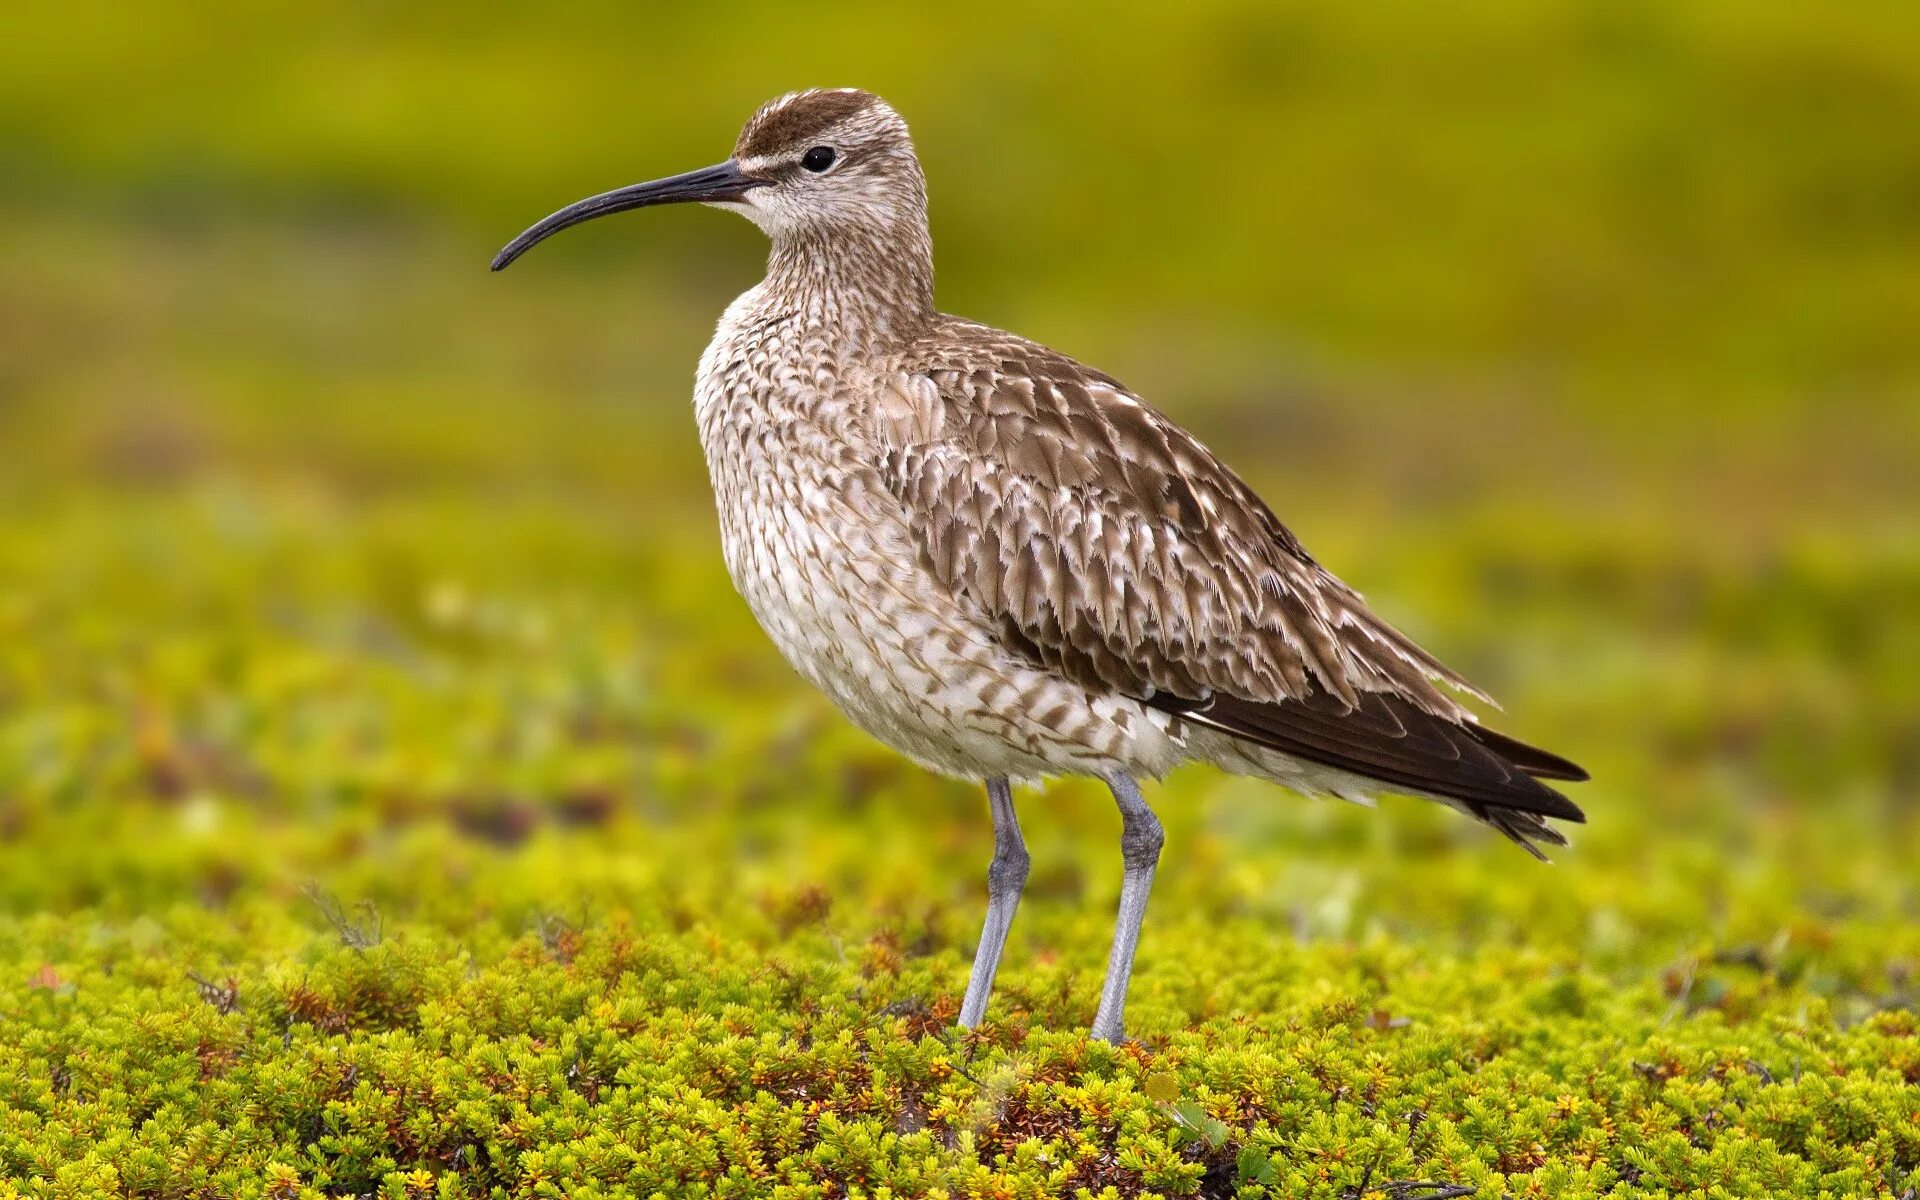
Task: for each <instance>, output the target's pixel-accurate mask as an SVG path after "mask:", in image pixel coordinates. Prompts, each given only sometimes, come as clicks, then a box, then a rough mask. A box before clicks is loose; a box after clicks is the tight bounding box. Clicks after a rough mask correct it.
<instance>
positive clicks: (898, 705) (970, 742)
mask: <svg viewBox="0 0 1920 1200" xmlns="http://www.w3.org/2000/svg"><path fill="white" fill-rule="evenodd" d="M714 466H715V484H716V491H717V493H718V494H719V495H720V497H721V499H720V510H721V527H722V539H723V544H724V548H725V552H726V560H727V569H728V571H729V573H730V574H731V575H732V577H733V581H734V584H735V586H736V587H737V588H738V589H739V591H740V594H741V595H742V596H743V597H745V599H746V601H747V604H748V606H749V607H750V608H751V609H752V610H753V613H754V615H755V616H756V617H757V618H758V619H759V621H760V624H761V626H762V627H763V628H764V629H765V630H766V631H767V634H768V636H769V637H771V638H772V639H773V642H774V644H775V645H776V646H778V647H779V649H780V652H781V653H782V654H783V655H784V656H785V657H786V659H787V661H788V662H790V663H791V664H793V666H794V668H795V669H796V670H798V671H799V672H800V674H802V675H803V676H805V677H806V678H807V679H808V680H809V681H810V682H812V683H813V684H814V686H815V687H817V688H819V689H820V690H821V691H822V692H824V693H826V695H827V696H828V698H830V699H831V700H832V701H833V702H834V703H835V704H836V705H837V706H838V707H839V708H840V709H841V710H842V711H843V712H845V713H846V715H847V716H848V717H849V718H850V719H852V720H853V722H854V723H855V724H857V725H859V726H860V727H861V728H863V729H865V730H866V731H867V732H869V733H871V734H872V735H874V736H875V737H877V738H879V739H880V740H881V741H883V742H886V743H887V744H888V745H890V746H892V747H894V748H895V749H897V750H899V751H901V752H902V753H904V754H906V755H907V756H908V757H910V758H913V759H915V760H916V761H918V762H920V763H921V764H923V765H925V766H927V767H929V768H931V769H933V770H936V771H940V772H942V773H945V774H949V775H954V776H959V777H963V778H975V779H977V778H982V777H986V776H998V775H1006V776H1010V777H1013V778H1017V779H1034V778H1039V777H1042V776H1047V775H1054V774H1062V773H1076V772H1092V773H1102V772H1106V771H1111V770H1116V769H1119V770H1128V771H1133V772H1138V773H1151V774H1159V773H1162V772H1164V771H1165V770H1166V769H1168V768H1169V767H1170V766H1171V765H1172V762H1173V761H1174V759H1175V758H1177V757H1178V755H1177V752H1176V751H1175V749H1174V748H1173V747H1172V745H1171V744H1170V743H1169V742H1168V741H1167V738H1166V736H1165V734H1164V732H1163V730H1162V728H1161V727H1160V725H1159V723H1157V722H1155V721H1153V720H1151V719H1150V718H1148V717H1146V716H1144V715H1143V712H1142V710H1141V709H1140V707H1139V706H1138V705H1135V704H1134V703H1133V702H1132V701H1129V700H1125V699H1115V698H1111V697H1097V696H1093V695H1090V694H1089V693H1088V692H1087V691H1086V689H1084V688H1081V687H1078V686H1076V685H1074V684H1071V683H1068V682H1067V681H1065V680H1062V679H1059V678H1058V677H1056V676H1054V675H1052V674H1051V673H1048V672H1046V671H1043V670H1040V669H1038V668H1036V667H1034V666H1032V665H1030V664H1028V663H1027V662H1025V661H1023V660H1021V659H1018V658H1016V657H1015V656H1013V655H1012V654H1010V653H1009V652H1008V651H1006V650H1005V649H1004V648H1003V647H1001V646H1000V645H999V644H998V643H997V642H996V641H995V640H994V639H993V638H992V636H991V633H990V631H989V630H988V629H987V628H986V627H985V625H984V624H983V622H982V621H981V620H980V619H979V618H978V617H976V616H974V615H972V614H971V613H970V612H969V611H967V609H966V607H965V606H964V604H963V603H962V602H961V601H960V600H959V599H957V598H956V597H955V596H954V595H953V594H952V593H951V592H949V591H948V590H947V589H945V588H944V587H942V586H941V585H940V584H939V582H938V581H937V580H936V579H934V577H933V576H932V574H931V573H930V572H929V571H927V570H926V569H925V568H924V567H923V566H922V565H921V564H920V559H919V552H918V548H917V546H916V544H915V542H914V539H913V534H912V530H911V529H910V527H909V525H908V520H907V515H906V513H905V511H904V509H903V508H902V507H901V506H900V505H899V503H898V501H897V500H895V499H894V497H892V496H891V495H889V494H887V493H885V492H884V490H882V489H881V488H879V487H878V486H877V485H876V484H875V483H874V482H872V481H871V480H870V479H867V478H863V477H862V474H861V473H860V472H858V471H849V470H835V469H834V468H833V467H831V466H830V465H827V464H818V463H808V462H801V461H794V460H792V459H789V460H787V461H785V462H781V463H779V464H777V465H769V466H768V467H767V468H766V469H763V470H759V471H750V470H746V469H744V467H741V469H735V465H734V464H725V463H715V464H714Z"/></svg>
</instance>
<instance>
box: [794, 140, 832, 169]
mask: <svg viewBox="0 0 1920 1200" xmlns="http://www.w3.org/2000/svg"><path fill="white" fill-rule="evenodd" d="M834 157H835V156H834V153H833V147H832V146H815V147H814V148H813V149H811V150H809V151H807V152H806V153H805V154H803V155H801V156H800V165H801V166H803V167H805V168H806V169H807V170H809V171H812V172H813V173H814V174H816V175H817V174H819V173H820V172H822V171H824V170H826V169H827V168H828V167H830V166H832V165H833V160H834Z"/></svg>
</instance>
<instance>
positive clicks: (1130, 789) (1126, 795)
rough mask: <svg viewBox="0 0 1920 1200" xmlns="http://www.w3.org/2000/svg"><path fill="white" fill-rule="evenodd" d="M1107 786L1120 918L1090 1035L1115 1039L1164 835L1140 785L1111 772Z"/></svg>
mask: <svg viewBox="0 0 1920 1200" xmlns="http://www.w3.org/2000/svg"><path fill="white" fill-rule="evenodd" d="M1107 786H1108V787H1110V788H1112V789H1113V799H1114V802H1115V803H1116V804H1118V805H1119V806H1120V820H1121V828H1120V858H1121V861H1122V862H1124V863H1125V864H1126V867H1125V873H1124V874H1123V875H1122V876H1121V877H1120V918H1119V920H1118V921H1117V922H1116V923H1115V924H1114V929H1113V953H1112V954H1111V955H1110V956H1108V958H1107V982H1106V984H1105V986H1103V987H1102V988H1101V989H1100V1008H1099V1011H1097V1012H1095V1013H1094V1014H1093V1036H1094V1037H1096V1038H1098V1039H1100V1040H1101V1041H1103V1042H1116V1043H1117V1042H1119V1041H1120V1040H1121V1039H1122V1038H1124V1037H1126V1026H1125V1023H1124V1021H1123V1016H1124V1014H1125V1010H1126V1007H1127V981H1128V979H1130V978H1131V977H1132V975H1133V952H1134V949H1135V948H1136V947H1137V946H1138V945H1139V944H1140V920H1141V918H1142V917H1145V916H1146V915H1147V893H1148V892H1150V891H1152V890H1153V871H1154V868H1155V867H1157V866H1159V865H1160V846H1161V844H1162V843H1163V842H1165V841H1166V840H1167V836H1166V834H1165V833H1164V832H1162V831H1161V829H1160V821H1159V819H1158V818H1156V817H1155V816H1154V815H1153V810H1152V809H1151V808H1148V807H1147V802H1146V801H1145V800H1143V799H1141V797H1140V785H1139V784H1137V783H1135V782H1134V781H1133V780H1132V779H1131V778H1129V777H1128V776H1125V775H1120V774H1115V775H1112V776H1109V777H1108V779H1107Z"/></svg>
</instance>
